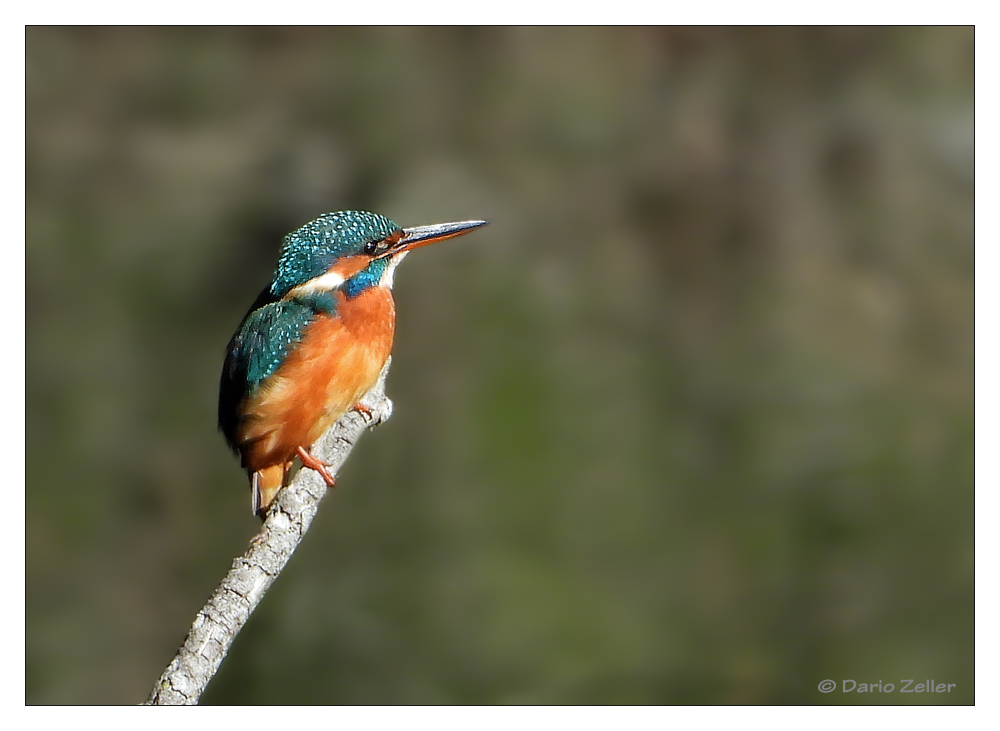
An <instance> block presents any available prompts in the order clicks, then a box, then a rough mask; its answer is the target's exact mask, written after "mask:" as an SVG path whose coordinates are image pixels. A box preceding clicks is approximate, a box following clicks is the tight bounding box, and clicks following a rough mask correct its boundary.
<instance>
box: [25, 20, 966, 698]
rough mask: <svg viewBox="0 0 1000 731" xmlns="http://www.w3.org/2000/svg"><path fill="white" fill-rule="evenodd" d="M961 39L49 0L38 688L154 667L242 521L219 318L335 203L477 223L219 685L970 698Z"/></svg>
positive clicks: (31, 263)
mask: <svg viewBox="0 0 1000 731" xmlns="http://www.w3.org/2000/svg"><path fill="white" fill-rule="evenodd" d="M973 50H974V33H973V30H972V29H971V28H895V29H894V28H823V29H808V28H780V29H768V28H738V29H727V28H684V29H667V28H504V27H496V28H475V29H472V28H447V29H435V28H378V29H369V28H342V29H334V28H283V29H277V28H238V29H236V28H234V29H227V28H113V29H107V28H77V29H70V28H57V27H47V28H37V27H36V28H28V29H27V140H26V149H27V211H26V215H27V272H26V276H27V333H28V335H27V373H28V377H27V384H26V387H27V403H28V409H27V425H26V427H27V455H26V457H27V464H28V466H29V467H28V483H27V519H26V522H27V526H26V528H27V530H26V535H27V539H26V550H27V579H26V581H27V585H26V595H27V606H26V610H27V627H26V655H27V657H26V670H27V697H26V700H27V702H28V703H32V704H39V703H46V704H51V703H76V704H80V703H136V702H139V701H141V700H143V699H144V698H145V697H146V695H147V694H148V692H149V689H150V688H151V686H152V683H153V681H154V680H155V679H156V677H157V676H158V675H159V673H160V672H161V671H162V670H163V668H164V667H165V665H166V664H167V662H168V661H169V660H170V659H171V657H172V656H173V654H174V652H175V650H176V649H177V647H178V645H179V644H180V642H181V641H182V640H183V638H184V636H185V634H186V632H187V629H188V627H189V625H190V622H191V621H192V619H193V617H194V614H195V612H196V611H197V610H198V609H199V608H200V607H201V606H202V604H203V603H204V601H205V600H206V599H207V597H208V595H209V593H210V592H211V591H212V589H213V588H214V587H215V585H216V583H217V582H218V580H219V579H220V578H221V576H222V575H223V573H224V572H225V571H226V570H227V568H228V566H229V564H230V562H231V560H232V559H233V557H234V556H236V555H238V554H239V553H241V552H242V551H243V550H244V548H245V546H246V543H247V541H248V540H249V538H250V537H251V536H252V535H253V534H254V533H255V531H256V530H257V527H258V525H259V524H258V521H257V520H256V519H255V518H253V517H252V516H251V515H250V512H249V507H248V496H247V492H248V489H247V486H246V479H245V476H244V475H243V473H242V472H241V470H240V469H239V468H238V465H237V462H236V460H235V459H234V458H233V457H232V455H231V454H229V452H228V451H227V450H226V448H225V445H224V444H223V441H222V438H221V436H220V435H219V434H218V433H217V432H216V427H215V408H216V389H217V384H218V375H219V371H220V368H221V364H222V358H223V352H224V348H225V345H226V342H227V340H228V338H229V336H230V335H231V334H232V331H233V330H234V329H235V327H236V325H237V323H238V322H239V320H240V318H241V316H242V315H243V313H244V312H245V310H246V308H247V306H248V305H249V304H250V302H251V301H252V300H253V299H254V297H255V295H256V294H257V293H258V291H259V290H260V289H261V288H262V287H263V286H264V284H265V283H266V282H267V280H268V279H269V277H270V273H271V270H272V269H273V266H274V263H275V261H276V254H277V249H278V246H279V244H280V240H281V236H283V235H284V234H285V233H286V232H288V231H290V230H292V229H293V228H296V227H297V226H299V225H301V224H302V223H304V222H306V221H308V220H310V219H312V218H314V217H315V216H317V215H318V214H320V213H323V212H326V211H330V210H338V209H343V208H361V209H368V210H374V211H377V212H380V213H383V214H385V215H387V216H389V217H390V218H392V219H394V220H395V221H397V222H399V223H400V224H401V225H404V226H408V225H418V224H424V223H433V222H438V221H448V220H456V219H466V218H479V217H482V218H488V219H490V220H491V221H492V224H491V226H489V227H488V228H486V229H484V230H483V231H481V232H477V233H476V234H475V235H474V236H470V237H467V238H463V239H460V240H456V241H454V242H449V243H446V244H442V245H440V246H437V247H432V248H429V249H425V250H421V251H420V252H418V253H417V254H415V255H414V256H412V257H410V258H409V259H408V260H407V261H406V263H405V264H404V265H403V267H401V269H400V271H399V273H398V275H397V279H396V282H397V284H396V290H395V291H396V301H397V307H398V311H399V322H398V330H397V341H396V347H395V350H394V356H395V358H394V368H393V371H392V373H391V376H390V380H389V391H390V396H391V397H392V398H393V399H394V401H395V404H396V413H395V415H394V416H393V418H392V420H391V421H389V422H388V423H387V424H386V425H385V426H383V427H381V428H379V429H378V430H377V431H375V432H373V433H372V434H369V435H367V436H366V437H365V438H364V439H363V440H362V441H361V443H360V445H359V447H358V449H357V450H356V451H355V452H354V454H353V456H352V457H351V459H350V460H349V462H348V464H347V466H346V468H345V469H344V471H343V472H342V473H341V477H340V486H339V488H338V489H337V491H336V492H335V493H332V494H330V495H329V496H328V498H327V500H326V501H324V503H323V506H322V510H321V511H320V514H319V516H318V518H317V520H316V522H315V524H314V526H313V529H312V531H311V532H310V533H309V535H308V536H307V538H306V540H305V542H304V543H303V545H302V546H301V548H300V549H299V551H298V553H297V554H296V555H295V557H294V558H293V560H292V562H291V564H290V565H289V567H288V569H287V570H286V571H285V573H284V574H283V575H282V576H281V578H280V579H279V580H278V582H277V583H276V584H275V585H274V587H273V588H272V590H271V591H270V593H269V594H268V595H267V596H266V598H265V599H264V601H263V603H262V605H261V606H260V608H259V610H258V612H257V613H256V614H255V615H254V617H253V618H252V620H251V621H250V623H249V624H248V625H247V627H246V628H245V630H244V631H243V633H242V634H241V635H240V637H239V638H238V639H237V641H236V644H235V646H234V648H233V651H232V653H231V654H230V656H229V657H228V658H227V660H226V661H225V662H224V664H223V666H222V668H221V671H220V672H219V674H218V676H217V677H216V679H215V680H214V681H213V683H212V685H211V686H210V687H209V690H208V693H207V694H206V696H205V698H204V700H205V702H206V703H227V704H241V703H281V704H297V703H309V704H319V703H324V704H325V703H350V704H357V703H375V704H383V703H414V704H423V703H473V704H475V703H550V704H557V703H602V704H603V703H653V704H660V703H806V704H811V703H859V702H861V703H871V702H877V703H970V702H973V700H974V674H973V651H974V634H973V597H974V584H973V562H974V552H973V508H974V493H973V314H974V313H973V272H974V250H973V192H974V171H973V163H974V152H973V144H974V137H973V102H974V97H973V72H974V56H973ZM826 678H832V679H835V680H837V681H838V682H839V681H840V680H841V679H845V678H850V679H854V680H856V681H857V682H859V683H862V682H875V681H880V680H881V681H883V682H885V683H888V682H894V683H898V681H899V679H901V678H919V679H923V678H933V679H935V680H937V681H939V682H949V683H956V684H957V688H955V689H954V690H953V691H952V693H951V694H950V695H922V696H917V695H912V694H911V695H901V694H899V693H898V692H897V693H894V694H891V695H886V694H875V695H874V696H871V695H867V696H866V695H859V694H857V693H850V694H844V693H842V692H840V691H839V690H838V691H837V692H835V693H831V694H829V695H823V694H821V693H819V692H818V691H817V689H816V688H817V684H818V683H819V682H820V681H821V680H823V679H826Z"/></svg>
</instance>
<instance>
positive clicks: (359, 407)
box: [352, 402, 375, 421]
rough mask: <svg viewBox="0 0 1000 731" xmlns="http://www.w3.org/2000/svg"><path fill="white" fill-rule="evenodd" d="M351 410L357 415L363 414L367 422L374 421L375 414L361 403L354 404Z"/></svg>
mask: <svg viewBox="0 0 1000 731" xmlns="http://www.w3.org/2000/svg"><path fill="white" fill-rule="evenodd" d="M352 410H353V411H357V412H358V413H359V414H364V415H365V416H367V417H368V421H375V414H374V413H373V412H372V410H371V409H369V408H368V407H367V406H365V405H364V404H363V403H361V402H358V403H356V404H354V408H353V409H352Z"/></svg>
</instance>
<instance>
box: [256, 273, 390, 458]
mask: <svg viewBox="0 0 1000 731" xmlns="http://www.w3.org/2000/svg"><path fill="white" fill-rule="evenodd" d="M395 328H396V310H395V306H394V304H393V301H392V294H391V293H390V292H389V290H388V289H385V288H383V287H372V288H370V289H368V290H365V291H364V292H363V293H361V294H360V295H358V296H357V297H355V298H353V299H351V300H348V299H346V298H345V297H344V295H343V294H338V301H337V317H329V316H326V315H321V316H319V317H318V318H317V319H316V320H315V321H314V322H313V323H312V324H310V325H309V327H308V328H307V329H306V331H305V333H304V334H303V337H302V341H301V342H300V343H299V345H298V346H297V347H296V348H295V350H293V351H292V353H291V354H290V355H289V357H288V359H287V360H286V361H285V362H284V363H283V364H282V365H281V367H280V368H278V370H277V371H276V372H275V373H274V374H273V375H272V376H271V377H270V378H268V379H267V381H265V382H264V383H263V384H262V385H261V387H260V388H259V389H258V391H257V392H256V393H255V394H254V396H253V397H252V398H251V400H250V402H249V403H248V404H247V408H246V409H245V410H244V414H243V422H242V424H241V428H240V443H241V445H242V446H241V452H242V456H243V466H244V467H246V468H247V469H249V470H259V469H263V468H265V467H270V466H272V465H276V464H282V463H285V462H289V461H291V460H292V459H293V458H294V456H295V455H294V453H295V450H296V449H297V448H298V447H300V446H301V447H306V448H308V447H309V446H311V445H312V443H313V442H315V441H316V440H317V439H319V437H320V436H321V435H322V434H323V432H325V431H326V430H327V429H329V428H330V426H332V425H333V423H334V422H335V421H336V420H337V419H339V418H340V417H341V416H343V415H344V414H345V413H346V412H347V411H348V410H349V409H350V408H352V407H353V406H354V405H355V404H356V403H357V402H358V400H359V399H360V398H361V397H362V396H364V394H365V393H366V392H367V391H368V389H370V388H371V387H372V386H374V385H375V381H376V380H378V374H379V373H380V372H381V370H382V366H384V365H385V361H386V359H387V358H388V357H389V353H390V351H391V350H392V337H393V333H394V331H395Z"/></svg>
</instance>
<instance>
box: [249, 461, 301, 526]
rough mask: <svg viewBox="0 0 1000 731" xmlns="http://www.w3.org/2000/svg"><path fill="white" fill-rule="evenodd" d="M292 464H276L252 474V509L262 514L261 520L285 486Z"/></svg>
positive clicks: (255, 513)
mask: <svg viewBox="0 0 1000 731" xmlns="http://www.w3.org/2000/svg"><path fill="white" fill-rule="evenodd" d="M291 466H292V464H291V462H289V463H288V464H276V465H272V466H271V467H265V468H264V469H262V470H257V471H256V472H254V473H252V474H251V475H250V509H251V510H252V511H253V514H254V515H258V516H260V518H261V520H263V519H264V516H266V515H267V510H268V508H270V507H271V503H273V502H274V498H275V496H276V495H277V494H278V491H279V490H280V489H281V488H282V487H284V485H285V476H286V475H287V474H288V470H289V468H290V467H291Z"/></svg>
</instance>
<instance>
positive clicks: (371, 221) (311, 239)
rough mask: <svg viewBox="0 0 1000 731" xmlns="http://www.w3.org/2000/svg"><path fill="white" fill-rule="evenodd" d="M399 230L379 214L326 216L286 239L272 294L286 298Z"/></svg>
mask: <svg viewBox="0 0 1000 731" xmlns="http://www.w3.org/2000/svg"><path fill="white" fill-rule="evenodd" d="M399 230H400V229H399V226H398V225H396V224H395V223H394V222H393V221H390V220H389V219H388V218H386V217H385V216H380V215H378V214H377V213H368V212H366V211H336V212H335V213H324V214H323V215H322V216H320V217H319V218H317V219H316V220H314V221H310V222H309V223H307V224H306V225H305V226H302V227H301V228H299V229H297V230H295V231H292V232H291V233H290V234H288V235H287V236H286V237H285V241H284V243H283V244H282V246H281V256H280V257H279V259H278V268H277V269H276V270H275V272H274V280H273V281H272V282H271V294H273V295H274V296H275V297H283V296H284V295H285V294H287V292H288V290H290V289H292V288H293V287H296V286H298V285H300V284H302V283H303V282H308V281H309V280H310V279H312V278H313V277H318V276H319V275H321V274H324V273H325V272H326V271H327V270H328V269H329V268H330V266H331V265H332V264H333V262H334V261H336V260H337V259H340V258H341V257H344V256H350V255H353V254H360V253H362V251H363V250H364V247H365V244H367V243H369V242H372V241H381V240H382V239H384V238H385V237H386V236H388V235H390V234H391V233H393V232H395V231H399Z"/></svg>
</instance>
